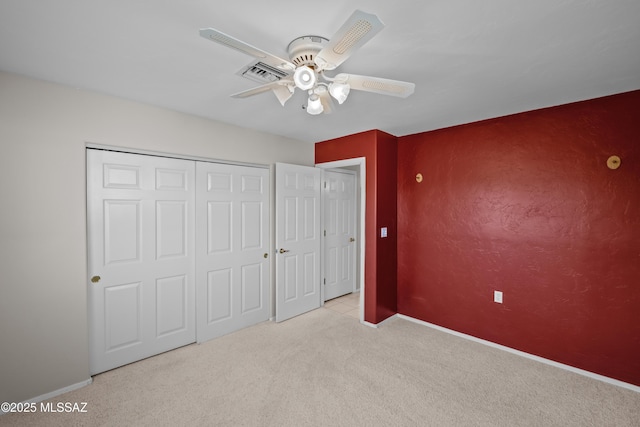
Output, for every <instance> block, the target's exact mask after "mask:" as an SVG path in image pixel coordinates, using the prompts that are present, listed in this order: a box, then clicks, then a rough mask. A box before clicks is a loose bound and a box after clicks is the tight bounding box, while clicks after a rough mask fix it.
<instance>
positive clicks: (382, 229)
mask: <svg viewBox="0 0 640 427" xmlns="http://www.w3.org/2000/svg"><path fill="white" fill-rule="evenodd" d="M380 237H387V227H382V228H381V229H380Z"/></svg>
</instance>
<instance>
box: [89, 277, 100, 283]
mask: <svg viewBox="0 0 640 427" xmlns="http://www.w3.org/2000/svg"><path fill="white" fill-rule="evenodd" d="M99 281H100V276H93V277H92V278H91V283H98V282H99Z"/></svg>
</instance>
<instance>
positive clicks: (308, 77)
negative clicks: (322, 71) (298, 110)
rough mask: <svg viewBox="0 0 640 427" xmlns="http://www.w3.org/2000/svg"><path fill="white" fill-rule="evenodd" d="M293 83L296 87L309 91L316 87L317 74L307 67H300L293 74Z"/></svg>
mask: <svg viewBox="0 0 640 427" xmlns="http://www.w3.org/2000/svg"><path fill="white" fill-rule="evenodd" d="M293 81H294V83H295V84H296V87H298V88H300V89H302V90H309V89H311V88H313V87H314V86H315V85H316V82H317V79H316V73H315V71H313V70H312V69H311V68H309V67H307V66H302V67H298V68H297V69H296V71H295V73H293Z"/></svg>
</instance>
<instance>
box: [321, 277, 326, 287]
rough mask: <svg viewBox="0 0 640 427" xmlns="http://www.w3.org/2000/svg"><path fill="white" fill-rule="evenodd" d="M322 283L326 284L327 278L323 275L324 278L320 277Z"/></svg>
mask: <svg viewBox="0 0 640 427" xmlns="http://www.w3.org/2000/svg"><path fill="white" fill-rule="evenodd" d="M322 284H323V285H326V284H327V278H326V277H325V278H324V279H322Z"/></svg>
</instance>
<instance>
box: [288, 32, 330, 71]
mask: <svg viewBox="0 0 640 427" xmlns="http://www.w3.org/2000/svg"><path fill="white" fill-rule="evenodd" d="M328 41H329V39H326V38H324V37H321V36H302V37H298V38H297V39H294V40H293V41H292V42H291V43H289V46H287V52H288V53H289V59H290V60H291V62H293V63H294V64H295V65H296V67H300V66H307V67H310V68H315V66H316V63H315V57H316V55H317V54H318V52H320V51H321V50H322V48H323V47H324V45H325V44H326V43H327V42H328Z"/></svg>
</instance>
